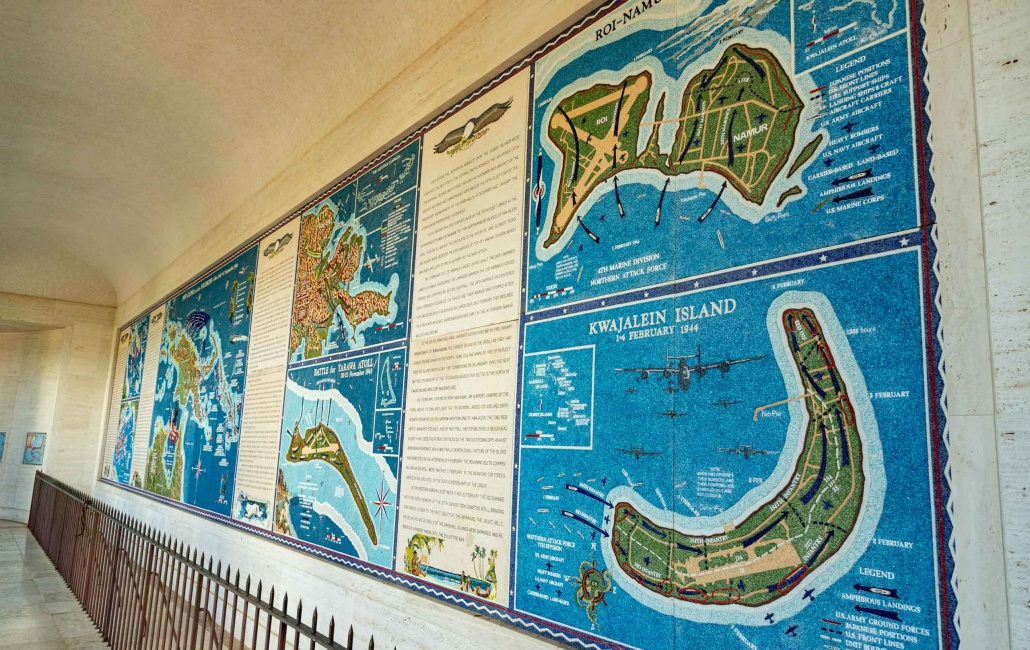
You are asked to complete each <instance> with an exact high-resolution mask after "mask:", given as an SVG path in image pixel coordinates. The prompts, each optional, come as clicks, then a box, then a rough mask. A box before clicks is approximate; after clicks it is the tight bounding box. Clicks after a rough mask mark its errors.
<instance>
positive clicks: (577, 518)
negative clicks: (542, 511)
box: [561, 510, 609, 537]
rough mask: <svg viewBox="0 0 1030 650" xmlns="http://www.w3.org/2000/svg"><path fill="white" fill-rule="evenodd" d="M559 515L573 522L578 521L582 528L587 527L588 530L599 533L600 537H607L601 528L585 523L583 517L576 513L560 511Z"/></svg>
mask: <svg viewBox="0 0 1030 650" xmlns="http://www.w3.org/2000/svg"><path fill="white" fill-rule="evenodd" d="M561 513H562V515H563V516H565V517H568V518H569V519H572V520H573V521H578V522H579V523H581V524H583V525H584V526H589V527H590V528H593V529H594V530H596V531H597V532H599V533H601V535H603V536H605V537H609V535H608V533H607V532H606V531H605V530H604V529H603V528H601V527H599V526H595V525H594V524H592V523H590V522H589V521H587V520H586V519H584V518H583V517H580V516H579V515H577V514H576V513H574V512H569V511H568V510H562V511H561Z"/></svg>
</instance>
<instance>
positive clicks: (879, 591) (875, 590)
mask: <svg viewBox="0 0 1030 650" xmlns="http://www.w3.org/2000/svg"><path fill="white" fill-rule="evenodd" d="M853 587H854V588H855V591H865V592H867V593H870V594H876V595H877V596H884V597H886V598H896V599H898V600H901V598H900V597H899V596H898V590H897V589H885V588H883V587H867V586H865V585H860V584H858V583H857V582H856V583H855V584H854V585H853Z"/></svg>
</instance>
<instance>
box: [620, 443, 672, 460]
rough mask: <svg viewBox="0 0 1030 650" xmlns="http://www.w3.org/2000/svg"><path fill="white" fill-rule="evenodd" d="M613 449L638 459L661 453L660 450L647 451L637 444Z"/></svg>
mask: <svg viewBox="0 0 1030 650" xmlns="http://www.w3.org/2000/svg"><path fill="white" fill-rule="evenodd" d="M615 451H617V452H619V453H620V454H626V455H627V456H632V457H633V460H640V459H641V458H650V457H651V456H661V455H662V452H660V451H648V450H646V449H644V448H643V447H641V446H639V445H630V447H629V449H619V448H616V449H615Z"/></svg>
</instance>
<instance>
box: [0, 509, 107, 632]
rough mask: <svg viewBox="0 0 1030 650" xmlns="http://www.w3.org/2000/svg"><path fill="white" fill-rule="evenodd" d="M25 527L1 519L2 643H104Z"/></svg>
mask: <svg viewBox="0 0 1030 650" xmlns="http://www.w3.org/2000/svg"><path fill="white" fill-rule="evenodd" d="M107 647H108V645H107V644H106V643H104V641H103V639H101V637H100V633H99V632H97V629H96V628H95V627H93V623H92V622H91V621H90V620H89V617H88V616H86V614H85V612H83V611H82V607H80V606H79V602H78V601H77V600H75V596H74V595H72V592H71V590H70V589H68V586H67V585H65V584H64V581H63V580H62V579H61V576H59V575H58V574H57V570H56V569H54V565H53V564H51V563H50V560H49V559H48V558H47V556H46V555H45V554H44V553H43V550H42V549H41V548H40V547H39V544H37V543H36V540H35V539H34V538H33V537H32V534H31V533H30V532H29V530H28V529H27V528H26V527H25V526H23V525H21V524H18V523H15V522H11V521H2V520H0V648H3V649H4V650H8V649H11V648H24V649H25V650H28V649H29V648H32V649H33V650H65V649H69V650H70V649H72V648H76V649H89V650H93V649H94V648H107Z"/></svg>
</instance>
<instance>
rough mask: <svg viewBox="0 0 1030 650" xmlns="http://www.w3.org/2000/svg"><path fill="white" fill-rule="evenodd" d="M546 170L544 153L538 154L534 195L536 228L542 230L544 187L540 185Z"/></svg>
mask: <svg viewBox="0 0 1030 650" xmlns="http://www.w3.org/2000/svg"><path fill="white" fill-rule="evenodd" d="M543 172H544V154H543V152H540V153H538V154H537V155H536V186H535V187H534V188H533V195H534V196H535V197H536V229H537V230H540V207H541V206H542V205H543V203H544V202H543V198H544V188H543V186H541V185H540V176H541V174H543Z"/></svg>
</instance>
